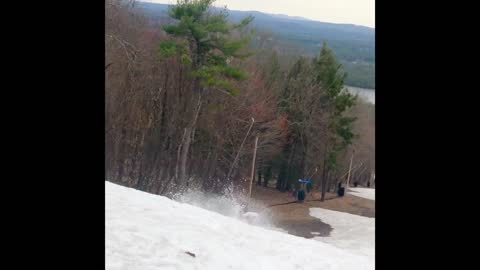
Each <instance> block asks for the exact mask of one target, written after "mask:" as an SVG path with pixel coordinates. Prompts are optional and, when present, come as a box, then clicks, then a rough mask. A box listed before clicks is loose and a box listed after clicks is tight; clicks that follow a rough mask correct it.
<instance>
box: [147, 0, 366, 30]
mask: <svg viewBox="0 0 480 270" xmlns="http://www.w3.org/2000/svg"><path fill="white" fill-rule="evenodd" d="M144 1H145V2H156V3H165V4H175V3H176V2H177V1H176V0H144ZM215 5H216V6H225V5H227V7H228V8H229V9H234V10H258V11H262V12H266V13H274V14H286V15H290V16H301V17H305V18H308V19H313V20H317V21H323V22H332V23H351V24H359V25H365V26H369V27H375V0H217V1H216V2H215Z"/></svg>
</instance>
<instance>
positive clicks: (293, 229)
mask: <svg viewBox="0 0 480 270" xmlns="http://www.w3.org/2000/svg"><path fill="white" fill-rule="evenodd" d="M252 198H253V200H254V203H252V208H251V209H252V211H255V212H260V213H262V214H264V215H267V216H269V217H270V219H271V220H272V222H273V223H274V225H275V226H277V227H279V228H281V229H284V230H286V231H288V233H290V234H293V235H297V236H301V237H305V238H312V237H315V236H329V235H330V232H331V231H332V229H333V228H332V227H331V226H330V225H329V224H326V223H324V222H322V221H321V219H318V218H314V217H312V216H310V211H309V208H312V207H319V208H324V209H329V210H334V211H340V212H346V213H350V214H354V215H360V216H366V217H375V201H372V200H368V199H364V198H360V197H356V196H348V195H347V196H345V197H337V196H336V194H331V193H329V194H326V200H325V201H324V202H321V201H320V193H319V192H310V193H308V195H307V200H306V201H305V202H303V203H297V202H295V198H294V197H293V196H292V194H291V193H281V192H279V191H277V190H276V189H273V188H264V187H258V186H255V187H254V188H253V190H252ZM312 232H313V233H314V234H312Z"/></svg>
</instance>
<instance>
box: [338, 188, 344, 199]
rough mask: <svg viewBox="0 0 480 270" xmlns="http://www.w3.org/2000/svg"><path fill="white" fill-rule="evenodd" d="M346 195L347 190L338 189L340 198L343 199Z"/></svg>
mask: <svg viewBox="0 0 480 270" xmlns="http://www.w3.org/2000/svg"><path fill="white" fill-rule="evenodd" d="M344 195H345V188H344V187H341V188H339V189H338V197H343V196H344Z"/></svg>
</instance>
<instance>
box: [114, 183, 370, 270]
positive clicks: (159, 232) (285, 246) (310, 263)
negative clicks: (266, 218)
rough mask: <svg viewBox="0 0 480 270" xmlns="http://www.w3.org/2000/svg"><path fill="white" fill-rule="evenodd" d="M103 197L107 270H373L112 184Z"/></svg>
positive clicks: (312, 243)
mask: <svg viewBox="0 0 480 270" xmlns="http://www.w3.org/2000/svg"><path fill="white" fill-rule="evenodd" d="M105 193H106V194H105V198H106V209H105V215H106V221H105V231H106V242H105V256H106V269H107V270H116V269H124V270H137V269H138V270H153V269H213V270H215V269H265V270H269V269H275V270H281V269H288V270H291V269H323V270H330V269H332V270H333V269H338V270H343V269H345V270H347V269H352V270H353V269H355V270H361V269H369V270H372V269H374V265H373V261H372V260H371V259H369V258H368V257H366V256H361V255H358V254H354V253H352V252H350V251H346V250H342V249H340V248H338V247H335V246H333V245H330V244H327V243H324V242H321V241H318V240H313V239H305V238H301V237H296V236H293V235H289V234H286V233H282V232H278V231H274V230H268V229H264V228H260V227H257V226H252V225H249V224H247V223H245V222H242V221H240V220H237V219H234V218H231V217H227V216H223V215H221V214H218V213H215V212H211V211H208V210H205V209H202V208H199V207H196V206H192V205H189V204H182V203H178V202H176V201H172V200H170V199H168V198H166V197H162V196H156V195H153V194H148V193H144V192H141V191H138V190H134V189H130V188H125V187H122V186H119V185H116V184H113V183H110V182H105ZM186 252H190V253H191V255H189V254H187V253H186Z"/></svg>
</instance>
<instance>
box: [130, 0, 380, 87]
mask: <svg viewBox="0 0 480 270" xmlns="http://www.w3.org/2000/svg"><path fill="white" fill-rule="evenodd" d="M138 4H139V7H140V8H141V9H142V10H143V11H144V12H145V13H146V14H147V15H148V16H150V17H151V18H154V19H157V20H159V19H165V16H166V12H167V10H168V5H166V4H155V3H146V2H139V3H138ZM229 14H230V19H231V20H232V21H233V22H238V21H239V20H241V19H242V18H244V17H246V16H248V15H253V16H254V17H255V20H254V21H253V26H254V27H255V28H257V29H258V30H260V31H267V32H270V33H272V34H273V36H272V37H271V38H270V39H269V42H271V44H272V46H273V44H275V45H276V47H280V49H282V48H285V50H287V49H286V48H291V47H292V46H294V47H296V48H298V51H299V53H302V54H305V55H308V56H313V55H317V54H318V53H319V52H320V47H321V44H322V42H323V41H327V42H328V45H329V46H330V47H331V48H332V49H333V50H334V52H335V53H336V55H337V57H338V59H339V60H340V61H341V63H342V64H343V65H344V68H345V70H346V71H347V73H348V77H347V81H346V84H348V85H351V86H356V87H362V88H370V89H375V29H373V28H369V27H365V26H358V25H352V24H334V23H325V22H318V21H313V20H309V19H305V18H301V17H291V16H287V15H282V14H267V13H263V12H259V11H238V10H229Z"/></svg>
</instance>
